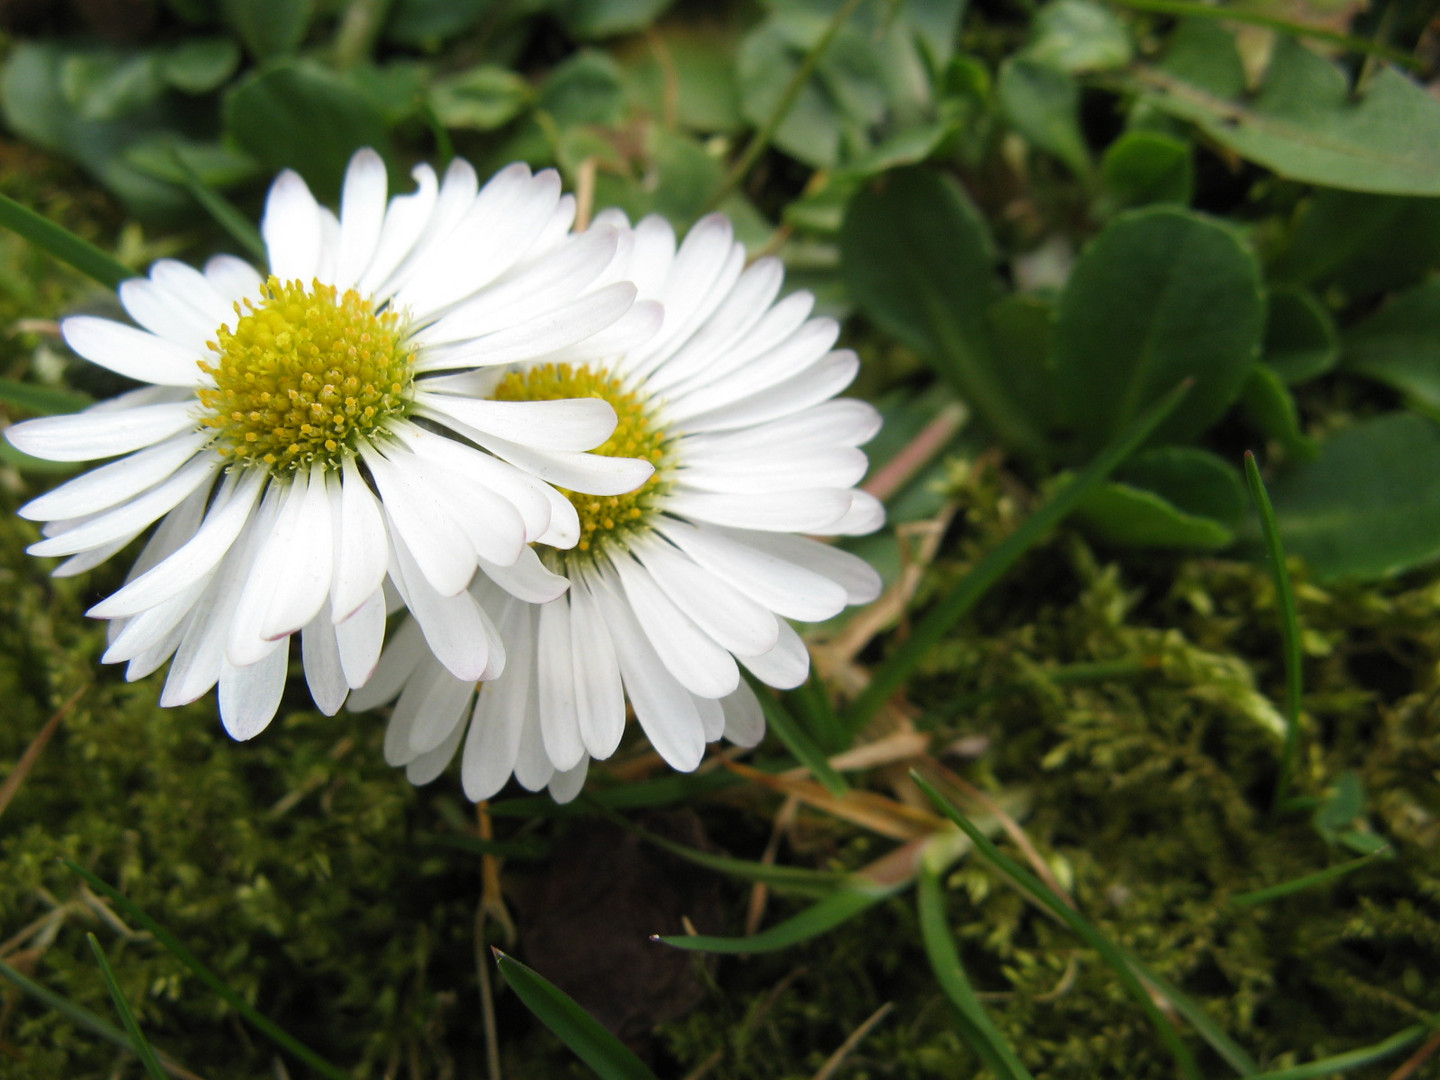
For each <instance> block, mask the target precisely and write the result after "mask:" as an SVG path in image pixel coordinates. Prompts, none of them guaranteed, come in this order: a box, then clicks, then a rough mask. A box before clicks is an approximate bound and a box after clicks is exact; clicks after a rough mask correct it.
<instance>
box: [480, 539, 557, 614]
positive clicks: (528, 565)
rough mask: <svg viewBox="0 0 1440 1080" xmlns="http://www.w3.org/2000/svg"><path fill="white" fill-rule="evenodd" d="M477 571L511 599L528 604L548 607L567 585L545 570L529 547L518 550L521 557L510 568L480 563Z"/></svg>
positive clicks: (484, 560) (485, 561) (486, 561)
mask: <svg viewBox="0 0 1440 1080" xmlns="http://www.w3.org/2000/svg"><path fill="white" fill-rule="evenodd" d="M480 569H482V570H484V571H485V573H486V575H487V576H488V577H489V578H490V580H491V581H493V582H495V584H497V585H499V586H500V587H501V588H502V589H504V590H505V591H506V592H507V593H509V594H510V595H511V596H514V597H516V598H517V599H519V600H524V601H526V602H527V603H531V604H546V603H549V602H550V601H551V600H554V599H555V598H556V597H557V596H559V595H560V594H561V593H563V592H564V591H565V590H566V589H567V588H568V587H569V585H570V582H569V581H567V580H566V579H565V578H563V577H561V576H560V575H559V574H556V573H552V572H551V571H549V570H547V569H546V568H545V564H544V563H542V562H541V561H540V557H539V556H538V555H536V554H535V549H534V548H530V547H524V548H521V549H520V557H519V558H518V559H516V560H515V562H514V563H513V564H512V565H510V566H500V565H498V564H496V563H492V562H490V561H488V560H486V559H481V560H480Z"/></svg>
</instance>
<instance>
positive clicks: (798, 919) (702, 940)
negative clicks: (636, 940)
mask: <svg viewBox="0 0 1440 1080" xmlns="http://www.w3.org/2000/svg"><path fill="white" fill-rule="evenodd" d="M908 884H909V882H901V883H899V884H896V885H889V886H883V885H857V884H854V883H851V884H847V885H843V886H841V887H840V888H837V889H835V890H834V891H833V892H832V893H831V894H830V895H829V896H827V897H825V899H823V900H819V901H817V902H816V903H814V904H811V905H810V906H809V907H808V908H806V909H805V910H804V911H802V912H800V914H798V915H794V916H791V917H790V918H788V919H786V920H785V921H784V922H782V923H777V924H776V925H774V926H772V927H770V928H769V929H768V930H762V931H760V933H758V934H752V935H751V936H750V937H713V936H711V935H709V934H677V935H675V936H673V937H672V936H664V935H660V934H656V935H655V936H654V937H652V938H651V939H650V940H651V941H659V942H662V943H664V944H666V945H673V946H675V948H677V949H687V950H690V951H692V952H718V953H765V952H777V951H779V950H780V949H788V948H789V947H790V946H791V945H798V944H799V943H800V942H802V941H809V940H810V939H811V938H813V937H818V936H819V935H821V934H823V933H825V932H826V931H827V930H833V929H834V928H835V927H837V926H839V925H840V924H841V923H844V922H848V921H849V920H850V919H853V918H854V917H855V916H856V915H859V914H860V913H861V912H862V911H865V910H866V909H867V908H871V907H874V906H875V905H876V904H878V903H879V902H880V901H881V900H884V899H885V898H887V897H889V896H893V895H894V894H895V893H897V892H899V891H900V890H901V889H903V888H905V886H906V885H908Z"/></svg>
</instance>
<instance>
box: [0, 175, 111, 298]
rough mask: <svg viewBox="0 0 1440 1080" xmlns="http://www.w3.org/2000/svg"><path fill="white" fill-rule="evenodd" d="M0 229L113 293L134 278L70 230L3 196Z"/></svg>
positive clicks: (0, 199) (0, 198) (0, 210)
mask: <svg viewBox="0 0 1440 1080" xmlns="http://www.w3.org/2000/svg"><path fill="white" fill-rule="evenodd" d="M0 225H3V226H4V227H5V228H7V229H9V230H10V231H11V232H14V233H19V234H20V235H21V236H23V237H24V238H25V239H26V240H29V241H30V242H31V243H32V244H34V245H36V246H37V247H39V248H42V249H43V250H45V251H47V252H49V253H50V254H51V255H53V256H54V257H55V258H57V259H59V260H60V261H61V262H63V263H65V264H67V265H69V266H73V267H74V268H75V269H76V270H79V271H80V273H82V274H84V275H85V276H86V277H88V278H92V279H94V280H95V281H98V282H99V283H100V284H101V285H104V286H105V287H106V288H110V289H114V288H116V287H117V286H119V284H120V283H121V282H122V281H124V280H126V279H127V278H132V277H134V276H135V271H133V270H131V269H130V268H129V267H128V266H126V265H125V264H124V263H122V262H119V261H118V260H116V259H113V258H111V257H110V256H109V255H107V254H105V252H103V251H101V250H100V249H99V248H98V247H96V246H95V245H94V244H92V243H90V241H89V240H82V239H81V238H80V237H78V236H76V235H75V234H74V233H72V232H71V231H70V230H69V229H67V228H65V227H64V226H62V225H56V224H55V222H53V221H51V220H50V219H49V218H47V217H45V216H43V215H41V214H37V213H36V212H35V211H34V210H31V209H30V208H29V207H28V206H22V205H20V204H19V203H18V202H16V201H15V200H14V199H12V198H10V197H9V196H8V195H0Z"/></svg>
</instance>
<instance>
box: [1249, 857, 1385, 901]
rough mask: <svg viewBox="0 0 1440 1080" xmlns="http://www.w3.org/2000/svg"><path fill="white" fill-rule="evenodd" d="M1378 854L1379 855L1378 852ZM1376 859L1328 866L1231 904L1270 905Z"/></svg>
mask: <svg viewBox="0 0 1440 1080" xmlns="http://www.w3.org/2000/svg"><path fill="white" fill-rule="evenodd" d="M1376 854H1378V852H1377V853H1376ZM1374 859H1375V855H1361V856H1360V857H1359V858H1358V859H1351V860H1349V861H1348V862H1343V863H1338V864H1337V865H1335V866H1327V867H1326V868H1325V869H1324V870H1317V871H1316V872H1315V873H1313V874H1305V875H1304V876H1303V877H1298V878H1293V879H1292V880H1290V881H1283V882H1281V883H1280V884H1279V885H1270V886H1268V887H1266V888H1264V889H1254V890H1252V891H1250V892H1243V893H1236V894H1235V895H1234V896H1232V897H1231V898H1230V903H1232V904H1234V905H1235V906H1236V907H1257V906H1259V905H1260V904H1268V903H1271V902H1272V901H1275V900H1279V899H1281V898H1282V897H1286V896H1290V895H1291V894H1292V893H1297V892H1302V891H1304V890H1305V889H1313V888H1315V887H1316V886H1317V885H1328V884H1329V883H1330V882H1332V881H1339V880H1340V879H1341V878H1342V877H1345V876H1347V875H1348V874H1350V873H1352V872H1354V871H1356V870H1359V869H1360V867H1362V866H1365V865H1366V864H1368V863H1370V862H1373V861H1374Z"/></svg>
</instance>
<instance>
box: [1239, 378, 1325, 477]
mask: <svg viewBox="0 0 1440 1080" xmlns="http://www.w3.org/2000/svg"><path fill="white" fill-rule="evenodd" d="M1240 413H1241V415H1243V416H1244V417H1245V419H1246V420H1247V421H1248V422H1249V423H1250V425H1251V426H1252V427H1254V428H1255V429H1256V430H1257V431H1259V432H1260V433H1261V434H1262V435H1264V436H1265V437H1266V438H1267V439H1274V440H1275V441H1276V442H1278V443H1279V444H1280V445H1281V446H1283V447H1284V448H1285V451H1286V453H1289V454H1293V455H1294V456H1295V457H1297V458H1299V459H1301V460H1303V461H1310V460H1312V459H1313V458H1314V457H1315V455H1316V454H1318V453H1319V452H1320V451H1319V447H1318V446H1317V444H1316V442H1315V440H1314V439H1312V438H1310V436H1309V435H1306V434H1305V432H1304V431H1303V430H1302V429H1301V427H1300V407H1299V406H1298V405H1296V404H1295V395H1294V394H1292V393H1291V392H1290V388H1289V387H1288V386H1286V385H1285V380H1284V379H1282V378H1281V377H1280V375H1279V373H1277V372H1276V371H1275V370H1274V369H1272V368H1271V367H1270V366H1269V365H1268V364H1256V365H1255V367H1254V368H1253V369H1252V370H1251V372H1250V378H1249V379H1247V380H1246V381H1245V388H1244V389H1243V390H1241V391H1240Z"/></svg>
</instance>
